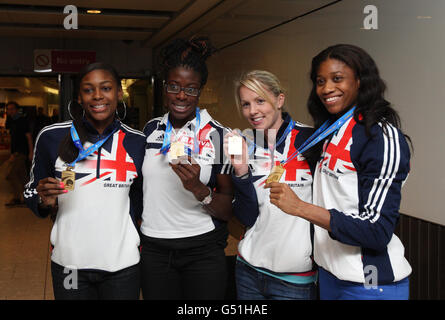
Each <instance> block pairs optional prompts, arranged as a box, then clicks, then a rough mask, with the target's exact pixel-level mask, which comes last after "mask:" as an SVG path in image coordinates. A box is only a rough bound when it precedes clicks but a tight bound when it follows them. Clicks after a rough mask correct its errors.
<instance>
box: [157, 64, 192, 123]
mask: <svg viewBox="0 0 445 320" xmlns="http://www.w3.org/2000/svg"><path fill="white" fill-rule="evenodd" d="M166 84H175V85H177V86H179V87H181V88H196V89H200V88H201V76H200V75H199V73H198V72H196V71H194V70H192V69H189V68H184V67H177V68H174V69H172V70H170V71H169V73H168V76H167V79H166ZM164 93H165V99H166V103H167V108H168V110H169V112H170V121H171V123H172V125H173V127H174V128H181V127H182V126H184V125H185V124H186V123H187V121H190V120H192V119H193V118H194V117H195V110H196V107H197V106H198V103H199V94H198V96H196V97H194V96H189V95H186V94H185V92H184V90H182V89H181V90H180V91H179V92H178V93H169V92H167V89H166V87H165V88H164Z"/></svg>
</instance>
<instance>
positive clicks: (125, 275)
mask: <svg viewBox="0 0 445 320" xmlns="http://www.w3.org/2000/svg"><path fill="white" fill-rule="evenodd" d="M51 274H52V278H53V288H54V298H55V299H56V300H138V299H139V293H140V266H139V263H138V264H136V265H134V266H131V267H128V268H125V269H122V270H119V271H116V272H107V271H101V270H77V271H75V270H69V269H65V268H64V267H63V266H61V265H58V264H57V263H54V262H51Z"/></svg>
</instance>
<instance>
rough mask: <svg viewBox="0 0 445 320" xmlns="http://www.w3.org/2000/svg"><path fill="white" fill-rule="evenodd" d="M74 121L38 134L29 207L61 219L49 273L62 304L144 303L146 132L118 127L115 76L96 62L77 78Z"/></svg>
mask: <svg viewBox="0 0 445 320" xmlns="http://www.w3.org/2000/svg"><path fill="white" fill-rule="evenodd" d="M75 90H76V94H75V95H74V99H73V100H72V101H71V103H70V104H69V112H70V115H71V116H72V121H66V122H62V123H57V124H53V125H50V126H47V127H45V128H43V129H42V130H41V131H40V133H39V134H38V136H37V140H36V147H35V152H34V159H33V162H32V168H31V179H30V181H29V183H28V184H27V185H26V190H25V201H26V203H27V205H28V206H29V208H30V209H31V210H32V211H33V212H34V213H35V214H36V215H37V216H39V217H42V218H44V217H47V216H48V215H52V216H54V215H56V217H55V221H54V225H53V228H52V231H51V244H52V246H53V250H52V253H51V274H52V279H53V288H54V296H55V298H56V299H57V300H58V299H69V300H77V299H80V300H85V299H107V300H109V299H139V292H140V269H139V260H140V254H139V242H140V239H139V234H138V226H137V220H138V219H139V218H138V217H140V215H141V212H142V181H141V179H142V173H141V169H142V161H143V158H144V152H145V147H144V146H145V138H144V135H143V134H142V132H140V131H137V130H134V129H132V128H130V127H128V126H126V125H125V124H123V123H122V122H121V118H123V117H124V116H125V113H126V111H125V106H124V109H123V108H122V107H118V106H119V105H120V101H122V98H123V92H122V87H121V82H120V79H119V76H118V74H117V72H116V71H115V70H114V68H113V67H112V66H110V65H108V64H105V63H101V62H96V63H93V64H90V65H88V66H86V67H85V68H84V69H83V70H82V71H80V72H79V74H78V77H77V81H76V85H75Z"/></svg>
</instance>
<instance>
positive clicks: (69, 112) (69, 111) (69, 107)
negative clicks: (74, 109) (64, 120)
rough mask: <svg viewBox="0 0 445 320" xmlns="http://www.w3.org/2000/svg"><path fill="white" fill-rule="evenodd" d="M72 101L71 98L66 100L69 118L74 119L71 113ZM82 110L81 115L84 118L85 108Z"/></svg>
mask: <svg viewBox="0 0 445 320" xmlns="http://www.w3.org/2000/svg"><path fill="white" fill-rule="evenodd" d="M72 102H73V100H70V102H68V114H69V115H70V118H71V120H76V119H75V118H74V116H73V114H72V113H71V103H72ZM82 111H83V113H82V117H83V118H84V117H85V109H84V108H82Z"/></svg>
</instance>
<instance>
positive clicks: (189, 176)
mask: <svg viewBox="0 0 445 320" xmlns="http://www.w3.org/2000/svg"><path fill="white" fill-rule="evenodd" d="M170 167H171V168H172V169H173V171H174V172H175V173H176V174H177V175H178V177H179V179H180V180H181V182H182V185H183V186H184V188H185V189H186V190H188V191H190V192H192V193H193V194H196V193H197V191H199V190H198V189H200V187H201V186H204V184H203V183H202V182H201V181H200V180H199V176H200V173H201V166H200V165H199V164H198V163H197V162H196V161H195V160H194V159H193V158H192V157H190V156H182V157H179V158H178V159H176V160H175V161H172V162H171V163H170ZM204 187H205V186H204Z"/></svg>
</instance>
